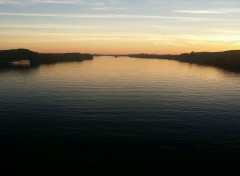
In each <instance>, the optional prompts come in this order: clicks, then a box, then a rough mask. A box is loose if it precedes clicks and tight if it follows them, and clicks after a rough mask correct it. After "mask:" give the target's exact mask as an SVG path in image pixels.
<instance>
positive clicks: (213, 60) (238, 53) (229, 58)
mask: <svg viewBox="0 0 240 176" xmlns="http://www.w3.org/2000/svg"><path fill="white" fill-rule="evenodd" d="M129 56H130V57H134V58H149V59H151V58H157V59H171V60H177V61H181V62H187V63H191V64H198V65H208V66H215V67H219V68H222V69H225V70H229V71H239V72H240V50H233V51H224V52H196V53H195V52H191V53H184V54H180V55H155V54H132V55H129Z"/></svg>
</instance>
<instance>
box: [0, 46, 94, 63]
mask: <svg viewBox="0 0 240 176" xmlns="http://www.w3.org/2000/svg"><path fill="white" fill-rule="evenodd" d="M92 59H93V56H92V55H91V54H81V53H60V54H58V53H56V54H54V53H37V52H33V51H30V50H27V49H12V50H1V51H0V67H15V66H16V64H15V63H16V62H22V61H29V64H28V65H27V66H39V65H41V64H52V63H58V62H78V61H83V60H92ZM18 66H19V65H18ZM21 66H22V65H21Z"/></svg>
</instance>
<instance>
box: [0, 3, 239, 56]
mask: <svg viewBox="0 0 240 176" xmlns="http://www.w3.org/2000/svg"><path fill="white" fill-rule="evenodd" d="M239 29H240V1H239V0H62V1H60V0H0V38H1V40H0V49H10V48H28V49H31V50H34V51H39V52H88V53H109V54H111V53H116V54H122V53H123V54H124V53H157V54H166V53H170V54H175V53H182V52H191V51H223V50H231V49H240V30H239Z"/></svg>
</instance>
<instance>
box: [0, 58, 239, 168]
mask: <svg viewBox="0 0 240 176" xmlns="http://www.w3.org/2000/svg"><path fill="white" fill-rule="evenodd" d="M239 107H240V74H237V73H229V72H224V71H223V70H219V69H217V68H213V67H204V66H197V65H190V64H186V63H180V62H177V61H168V60H155V59H151V60H148V59H133V58H127V57H120V58H118V59H116V58H113V57H96V58H95V59H94V60H93V61H84V62H76V63H74V62H73V63H59V64H55V65H43V66H40V67H38V68H32V69H28V70H0V140H1V151H0V154H1V161H2V162H4V164H10V165H13V166H21V167H22V166H23V167H24V166H26V164H27V165H28V166H29V165H31V167H37V166H39V165H41V167H43V166H45V167H50V168H51V167H58V166H61V165H64V166H74V167H79V166H80V165H81V166H82V165H86V166H89V165H91V166H103V167H104V166H119V165H124V166H134V165H136V166H147V165H148V166H151V167H160V166H164V167H165V166H166V167H174V168H181V169H187V168H189V167H190V168H191V167H195V166H205V167H213V166H214V167H220V168H222V167H226V168H228V167H231V166H234V165H236V166H237V165H238V164H239V161H240V108H239Z"/></svg>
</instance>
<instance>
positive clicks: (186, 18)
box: [0, 12, 216, 21]
mask: <svg viewBox="0 0 240 176" xmlns="http://www.w3.org/2000/svg"><path fill="white" fill-rule="evenodd" d="M0 15H1V16H18V17H20V16H28V17H57V18H106V19H154V20H160V19H167V20H178V21H211V20H214V21H216V19H209V18H206V19H205V18H194V17H178V16H156V15H127V14H126V15H114V14H94V15H88V14H40V13H8V12H7V13H5V12H0Z"/></svg>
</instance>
